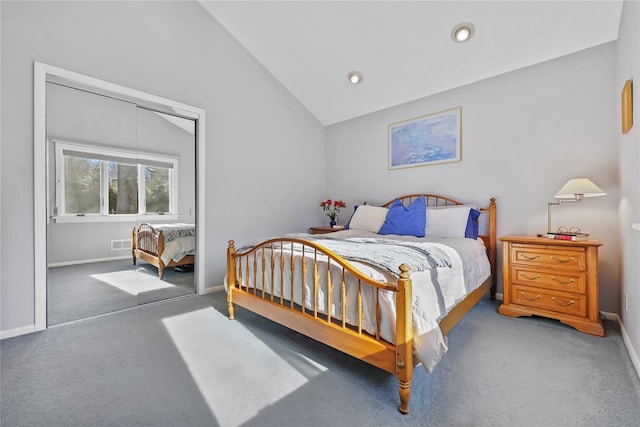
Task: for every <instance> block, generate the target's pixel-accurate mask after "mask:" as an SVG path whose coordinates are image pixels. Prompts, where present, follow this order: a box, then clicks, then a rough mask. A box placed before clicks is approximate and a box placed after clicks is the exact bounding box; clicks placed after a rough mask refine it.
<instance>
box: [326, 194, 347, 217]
mask: <svg viewBox="0 0 640 427" xmlns="http://www.w3.org/2000/svg"><path fill="white" fill-rule="evenodd" d="M320 206H321V207H322V210H323V211H324V213H325V215H327V216H328V217H329V218H331V219H332V220H336V219H337V218H338V213H340V208H344V207H346V206H347V205H346V203H345V202H343V201H342V200H336V201H332V200H331V199H327V200H325V201H324V202H321V203H320Z"/></svg>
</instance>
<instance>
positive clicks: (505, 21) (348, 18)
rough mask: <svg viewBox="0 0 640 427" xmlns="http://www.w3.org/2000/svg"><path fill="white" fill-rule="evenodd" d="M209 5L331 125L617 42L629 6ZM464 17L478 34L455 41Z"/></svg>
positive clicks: (611, 2) (548, 0)
mask: <svg viewBox="0 0 640 427" xmlns="http://www.w3.org/2000/svg"><path fill="white" fill-rule="evenodd" d="M201 3H202V5H203V6H204V8H205V9H206V10H207V11H209V13H211V15H213V16H214V17H215V18H216V19H217V20H218V21H219V22H220V23H221V24H222V25H223V26H224V27H225V28H226V29H227V30H228V31H229V32H230V33H231V34H232V35H233V36H234V37H235V38H236V39H238V41H239V42H240V43H241V44H242V45H243V46H244V47H245V48H246V49H247V50H248V51H249V52H251V54H253V55H254V56H255V58H256V59H257V60H258V61H260V62H261V63H262V64H263V66H264V67H265V68H266V69H267V70H269V72H271V73H272V74H273V76H275V78H276V79H277V80H278V81H280V83H281V84H282V85H283V86H284V87H286V88H287V89H288V90H289V91H290V92H291V93H292V94H293V96H295V97H296V98H297V99H298V100H299V101H300V103H302V104H303V105H304V106H305V107H306V108H307V109H308V110H309V111H310V112H311V113H312V114H313V115H314V116H315V117H316V118H317V119H318V120H319V121H320V122H321V123H322V124H324V125H330V124H334V123H338V122H341V121H344V120H348V119H351V118H354V117H358V116H361V115H364V114H367V113H371V112H373V111H378V110H382V109H385V108H388V107H392V106H395V105H399V104H402V103H405V102H409V101H413V100H416V99H419V98H423V97H426V96H429V95H433V94H436V93H439V92H443V91H446V90H449V89H452V88H456V87H459V86H463V85H466V84H469V83H473V82H476V81H479V80H482V79H486V78H489V77H492V76H496V75H499V74H503V73H507V72H509V71H513V70H517V69H520V68H523V67H527V66H530V65H533V64H536V63H540V62H543V61H547V60H550V59H553V58H557V57H560V56H563V55H567V54H570V53H573V52H577V51H580V50H583V49H587V48H590V47H593V46H596V45H599V44H603V43H607V42H610V41H613V40H615V39H616V38H617V37H618V27H619V24H620V16H621V12H622V0H601V1H594V0H592V1H575V0H574V1H558V0H543V1H540V0H536V1H451V0H449V1H206V0H203V1H201ZM463 22H469V23H472V24H473V26H474V27H475V33H474V35H473V37H472V38H471V39H470V40H469V41H467V42H465V43H457V42H454V41H453V40H452V37H451V32H452V29H453V27H454V26H456V25H457V24H459V23H463ZM354 70H355V71H359V72H361V73H362V75H363V76H364V79H363V81H362V82H361V83H360V84H357V85H355V84H352V83H350V82H349V81H348V79H347V75H348V73H349V72H350V71H354ZM585 72H588V71H587V70H585Z"/></svg>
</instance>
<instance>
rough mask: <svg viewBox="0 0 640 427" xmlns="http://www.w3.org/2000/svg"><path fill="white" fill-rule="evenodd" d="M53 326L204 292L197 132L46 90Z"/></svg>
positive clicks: (100, 99)
mask: <svg viewBox="0 0 640 427" xmlns="http://www.w3.org/2000/svg"><path fill="white" fill-rule="evenodd" d="M46 99H47V102H46V110H47V111H46V114H47V115H46V131H47V164H48V168H47V198H48V200H47V207H48V213H49V220H48V221H47V325H48V326H52V325H57V324H61V323H66V322H70V321H74V320H79V319H84V318H87V317H92V316H96V315H100V314H105V313H109V312H114V311H119V310H123V309H127V308H131V307H135V306H137V305H139V304H145V303H150V302H155V301H159V300H163V299H167V298H174V297H178V296H182V295H188V294H193V293H194V292H195V280H194V268H193V267H194V264H193V263H194V256H193V255H194V253H195V234H196V233H195V227H196V221H195V204H196V196H195V194H196V192H195V184H196V173H195V172H196V171H195V164H196V159H195V156H196V154H195V153H196V150H195V122H194V121H193V120H191V119H185V118H182V117H178V116H175V115H170V114H166V113H160V112H157V111H154V110H151V109H147V108H141V107H140V106H138V105H136V103H134V102H129V101H125V100H121V99H117V98H115V97H111V96H105V95H104V94H96V93H93V92H91V91H86V90H80V89H78V88H73V87H68V86H66V85H63V84H58V83H51V82H48V83H47V87H46Z"/></svg>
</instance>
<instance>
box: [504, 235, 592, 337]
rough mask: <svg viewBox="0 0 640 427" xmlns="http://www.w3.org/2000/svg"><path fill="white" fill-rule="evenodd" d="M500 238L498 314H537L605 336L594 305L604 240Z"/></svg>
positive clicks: (580, 329)
mask: <svg viewBox="0 0 640 427" xmlns="http://www.w3.org/2000/svg"><path fill="white" fill-rule="evenodd" d="M500 240H501V241H502V277H503V295H504V298H503V303H502V305H500V307H499V308H498V312H499V313H500V314H503V315H505V316H511V317H519V316H531V315H534V314H535V315H538V316H544V317H549V318H552V319H557V320H559V321H561V322H562V323H565V324H567V325H570V326H573V327H574V328H576V329H577V330H579V331H581V332H585V333H588V334H592V335H597V336H600V337H602V336H604V329H603V327H602V321H601V319H600V309H599V304H598V247H599V246H602V242H599V241H597V240H585V241H578V242H573V241H566V240H552V239H547V238H545V237H523V236H505V237H501V238H500Z"/></svg>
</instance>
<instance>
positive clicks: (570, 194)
mask: <svg viewBox="0 0 640 427" xmlns="http://www.w3.org/2000/svg"><path fill="white" fill-rule="evenodd" d="M606 194H607V193H605V192H604V191H602V188H600V187H598V186H597V185H595V184H594V183H593V181H591V180H590V179H589V178H575V179H570V180H569V181H567V183H566V184H565V185H564V187H562V188H561V189H560V190H558V192H557V193H556V195H555V197H556V198H557V199H578V200H579V199H582V198H583V197H597V196H605V195H606Z"/></svg>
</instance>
